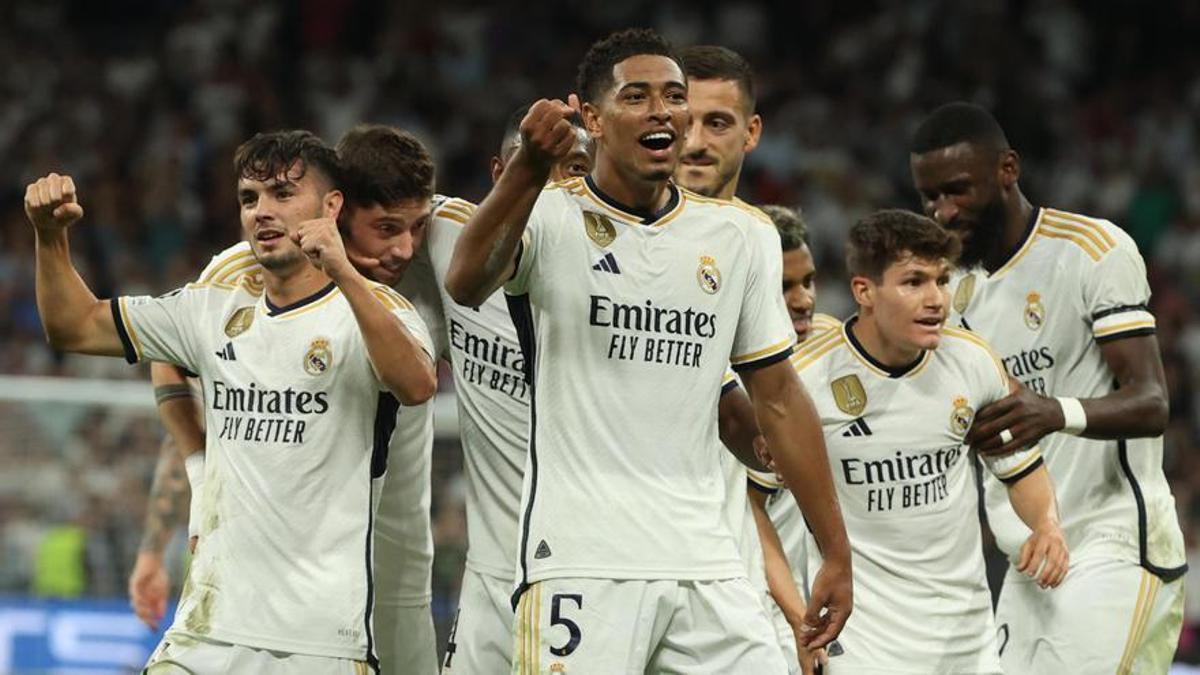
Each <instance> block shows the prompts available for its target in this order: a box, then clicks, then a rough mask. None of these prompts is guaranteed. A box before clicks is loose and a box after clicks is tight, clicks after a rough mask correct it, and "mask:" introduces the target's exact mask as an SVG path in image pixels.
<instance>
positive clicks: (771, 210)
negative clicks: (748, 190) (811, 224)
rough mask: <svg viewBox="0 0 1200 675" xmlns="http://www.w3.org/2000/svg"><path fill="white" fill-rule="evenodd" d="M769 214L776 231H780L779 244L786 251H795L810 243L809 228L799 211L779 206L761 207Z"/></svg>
mask: <svg viewBox="0 0 1200 675" xmlns="http://www.w3.org/2000/svg"><path fill="white" fill-rule="evenodd" d="M759 208H760V209H762V212H763V213H765V214H767V217H769V218H770V219H771V222H772V223H775V229H776V230H779V243H780V244H781V245H782V247H783V250H784V251H794V250H796V249H798V248H800V247H801V246H804V245H805V244H807V243H808V228H807V227H805V225H804V218H803V217H801V215H800V212H799V211H798V210H797V209H790V208H788V207H786V206H780V205H779V204H763V205H762V206H760V207H759Z"/></svg>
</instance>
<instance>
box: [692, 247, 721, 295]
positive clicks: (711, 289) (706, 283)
mask: <svg viewBox="0 0 1200 675" xmlns="http://www.w3.org/2000/svg"><path fill="white" fill-rule="evenodd" d="M696 281H698V282H700V290H702V291H704V292H705V293H708V294H709V295H713V294H714V293H716V292H717V291H719V290H721V270H719V269H717V261H716V259H715V258H713V257H712V256H708V255H702V256H700V267H699V268H697V269H696Z"/></svg>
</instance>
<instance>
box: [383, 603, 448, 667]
mask: <svg viewBox="0 0 1200 675" xmlns="http://www.w3.org/2000/svg"><path fill="white" fill-rule="evenodd" d="M375 653H376V654H377V655H378V656H379V669H380V672H381V673H383V675H435V674H436V673H437V671H438V668H437V634H436V633H435V632H434V628H433V613H432V612H431V611H430V610H429V605H421V606H419V607H402V606H399V605H395V604H392V603H388V602H377V604H376V605H375Z"/></svg>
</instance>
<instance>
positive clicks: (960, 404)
mask: <svg viewBox="0 0 1200 675" xmlns="http://www.w3.org/2000/svg"><path fill="white" fill-rule="evenodd" d="M856 320H857V319H856V318H852V319H850V320H849V321H847V323H846V324H844V326H843V328H842V329H840V330H836V331H829V332H826V333H824V334H821V335H818V336H816V337H814V338H811V339H809V340H807V341H806V342H805V343H804V344H803V345H802V346H800V347H799V348H798V349H797V350H796V352H795V353H794V354H793V356H792V363H793V365H794V366H795V367H796V370H797V372H798V373H799V375H800V378H801V380H802V381H803V382H804V385H805V387H806V389H807V390H808V392H809V394H810V395H811V396H812V397H813V402H814V404H815V405H816V408H817V412H818V413H819V415H820V418H821V426H822V428H823V429H824V432H825V442H826V447H827V449H828V452H829V463H830V466H831V468H832V470H833V481H834V485H835V486H836V488H837V491H838V499H839V501H840V503H841V507H842V515H843V517H844V518H845V521H846V533H847V535H848V536H849V538H850V546H851V549H852V552H853V555H854V613H853V614H851V616H850V619H849V621H848V622H847V623H846V627H845V630H843V632H842V634H841V636H840V637H839V638H838V641H839V642H840V643H841V645H842V647H843V648H844V650H845V653H844V654H842V655H840V656H837V657H834V659H835V662H836V663H837V665H838V669H839V670H840V669H841V668H842V667H850V669H851V670H854V669H863V671H864V672H867V671H869V672H876V670H873V669H879V671H878V672H914V673H916V672H926V673H927V672H935V671H936V672H954V673H993V672H999V663H998V661H997V649H996V644H995V635H996V634H995V628H994V625H993V621H992V605H991V595H990V594H989V592H988V586H987V579H986V577H985V572H984V562H983V551H982V549H981V537H980V528H979V525H978V521H977V519H976V513H977V509H978V501H977V497H976V494H975V485H974V479H973V477H972V472H971V468H970V463H969V462H968V459H967V457H968V454H967V448H966V447H965V446H964V445H963V438H964V437H965V436H966V433H967V430H968V429H969V428H970V426H971V421H972V419H974V415H975V411H976V410H978V409H979V408H980V407H981V406H983V405H986V404H988V403H990V402H992V401H995V400H999V399H1000V398H1003V397H1004V396H1005V395H1007V393H1008V391H1009V383H1008V379H1007V377H1006V376H1005V374H1004V369H1003V367H1002V366H1001V365H1000V361H999V359H998V358H997V357H996V356H995V354H994V353H993V352H992V351H991V349H990V348H988V346H987V345H986V343H984V342H983V340H982V339H981V338H979V337H978V336H976V335H973V334H971V333H970V332H969V331H964V330H959V329H954V328H946V329H944V331H943V333H942V341H941V345H940V346H939V347H938V349H936V350H934V351H927V352H925V353H923V354H922V355H921V357H920V358H919V359H918V360H917V361H916V362H915V363H912V364H910V365H909V366H907V367H905V368H888V367H886V366H883V365H882V364H880V363H879V362H877V361H875V360H874V359H873V358H871V356H870V355H869V354H867V352H866V351H865V350H864V349H863V348H862V347H861V345H859V344H858V342H857V340H856V339H855V337H854V334H853V332H852V330H851V326H852V325H853V324H854V322H855V321H856ZM1040 464H1041V454H1040V452H1039V451H1038V450H1037V448H1036V447H1035V448H1032V449H1030V450H1024V451H1021V452H1018V453H1014V454H1012V455H1008V456H1005V457H1003V458H1000V459H997V460H989V464H988V467H989V469H990V470H991V471H992V472H993V473H995V475H997V476H999V477H1000V478H1001V479H1003V480H1006V481H1015V480H1019V479H1020V478H1021V477H1023V476H1024V475H1026V474H1027V473H1028V472H1030V471H1033V470H1034V469H1036V468H1037V467H1038V466H1040ZM809 555H810V557H813V556H814V555H815V554H814V553H813V552H810V554H809Z"/></svg>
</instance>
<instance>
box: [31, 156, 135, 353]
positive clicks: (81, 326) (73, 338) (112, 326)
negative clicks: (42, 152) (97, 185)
mask: <svg viewBox="0 0 1200 675" xmlns="http://www.w3.org/2000/svg"><path fill="white" fill-rule="evenodd" d="M25 215H26V216H27V217H28V218H29V222H30V223H32V224H33V228H34V235H35V236H34V239H35V242H36V243H35V246H34V255H35V260H36V263H37V273H36V284H37V286H36V294H37V306H38V314H39V315H40V316H41V319H42V326H43V327H44V328H45V330H46V339H47V340H48V341H49V343H50V346H52V347H54V348H55V349H57V350H61V351H67V352H80V353H84V354H98V355H102V356H121V355H123V354H124V353H125V350H124V348H123V347H122V344H121V338H120V336H119V335H118V334H117V326H116V323H115V322H114V320H113V315H112V311H111V309H110V307H109V302H108V301H107V300H97V299H96V296H95V295H93V294H92V291H91V289H89V288H88V286H87V284H86V283H84V281H83V279H82V278H81V277H80V276H79V272H78V271H77V270H76V269H75V265H74V264H73V263H72V262H71V247H70V244H69V242H68V238H67V228H68V227H69V226H70V225H71V224H73V223H74V222H75V221H77V220H79V219H80V218H82V217H83V207H82V206H80V204H79V199H78V197H77V195H76V193H75V182H74V181H73V180H71V177H70V176H60V175H58V174H56V173H52V174H49V175H47V176H45V177H44V178H39V179H38V180H37V181H35V182H33V183H31V184H29V185H28V186H27V187H26V188H25Z"/></svg>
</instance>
